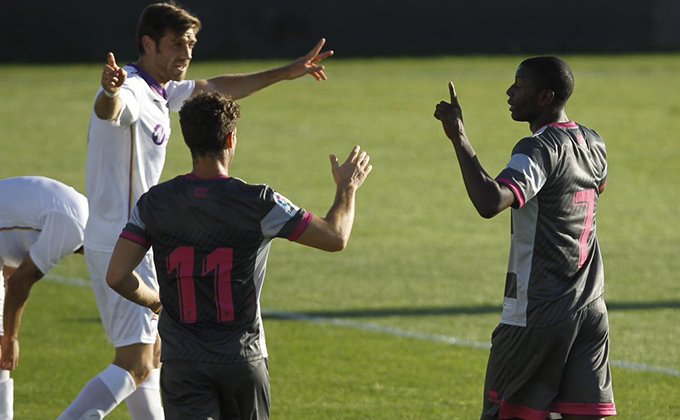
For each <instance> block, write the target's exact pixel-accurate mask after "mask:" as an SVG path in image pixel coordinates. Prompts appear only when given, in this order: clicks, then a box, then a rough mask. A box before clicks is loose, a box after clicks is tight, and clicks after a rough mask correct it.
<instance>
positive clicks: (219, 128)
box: [179, 92, 241, 157]
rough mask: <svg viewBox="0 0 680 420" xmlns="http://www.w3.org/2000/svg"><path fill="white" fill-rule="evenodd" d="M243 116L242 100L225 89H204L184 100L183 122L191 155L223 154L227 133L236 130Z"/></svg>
mask: <svg viewBox="0 0 680 420" xmlns="http://www.w3.org/2000/svg"><path fill="white" fill-rule="evenodd" d="M240 116H241V109H240V107H239V106H238V104H237V103H236V102H234V101H233V100H232V99H231V97H230V96H229V95H225V94H223V93H219V92H204V93H201V94H198V95H196V96H194V97H193V98H190V99H188V100H187V101H186V102H184V105H183V106H182V109H180V110H179V124H180V126H181V127H182V135H183V136H184V143H186V145H187V146H188V147H189V150H190V151H191V156H193V157H196V156H207V155H214V156H216V155H219V154H221V153H222V152H223V151H224V149H225V148H226V145H225V139H226V137H227V134H228V133H230V132H234V130H235V129H236V119H237V118H239V117H240Z"/></svg>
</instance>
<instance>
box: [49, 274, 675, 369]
mask: <svg viewBox="0 0 680 420" xmlns="http://www.w3.org/2000/svg"><path fill="white" fill-rule="evenodd" d="M45 280H48V281H53V282H55V283H62V284H68V285H74V286H80V287H90V282H89V280H85V279H80V278H73V277H65V276H57V275H52V274H48V275H47V276H46V277H45ZM262 315H264V316H270V317H273V318H278V319H291V320H295V321H305V322H313V323H317V324H330V325H336V326H341V327H347V328H354V329H359V330H364V331H375V332H381V333H385V334H390V335H394V336H398V337H406V338H414V339H417V340H425V341H434V342H438V343H445V344H451V345H457V346H463V347H475V348H481V349H489V348H491V344H490V343H488V342H482V341H470V340H464V339H460V338H456V337H451V336H446V335H439V334H428V333H421V332H417V331H408V330H402V329H399V328H393V327H388V326H385V325H379V324H373V323H369V322H359V321H351V320H348V319H342V318H326V317H319V316H312V315H306V314H300V313H295V312H284V311H276V310H271V309H262ZM609 363H610V364H611V365H612V366H616V367H620V368H624V369H629V370H639V371H643V372H656V373H662V374H665V375H670V376H680V370H678V369H673V368H669V367H664V366H654V365H647V364H644V363H633V362H626V361H620V360H610V361H609Z"/></svg>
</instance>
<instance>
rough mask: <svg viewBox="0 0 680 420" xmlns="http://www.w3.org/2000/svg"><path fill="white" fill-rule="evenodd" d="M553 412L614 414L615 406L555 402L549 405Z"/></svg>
mask: <svg viewBox="0 0 680 420" xmlns="http://www.w3.org/2000/svg"><path fill="white" fill-rule="evenodd" d="M550 411H553V412H555V413H565V414H577V415H581V416H615V415H616V406H615V405H614V403H613V402H611V403H570V402H557V403H554V404H553V405H552V406H551V407H550Z"/></svg>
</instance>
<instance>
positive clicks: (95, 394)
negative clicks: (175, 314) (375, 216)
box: [57, 343, 163, 420]
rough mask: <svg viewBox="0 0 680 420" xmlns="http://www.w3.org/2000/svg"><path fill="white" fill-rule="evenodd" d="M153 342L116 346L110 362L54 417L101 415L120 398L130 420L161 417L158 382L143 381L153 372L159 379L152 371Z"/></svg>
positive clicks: (84, 418)
mask: <svg viewBox="0 0 680 420" xmlns="http://www.w3.org/2000/svg"><path fill="white" fill-rule="evenodd" d="M155 346H156V345H155V344H143V343H137V344H131V345H129V346H123V347H117V348H116V356H115V359H114V362H113V363H112V364H110V365H109V366H108V367H107V368H106V369H104V370H103V371H101V372H99V374H98V375H97V376H95V377H94V378H92V380H90V382H88V383H87V384H86V385H85V386H84V387H83V389H82V390H81V391H80V393H79V394H78V396H77V397H76V399H75V400H73V402H72V403H71V405H69V406H68V408H67V409H66V410H65V411H64V412H63V413H62V414H61V416H59V417H58V419H57V420H81V419H82V420H90V419H97V420H98V419H103V418H104V416H106V415H107V414H109V413H110V412H111V411H112V410H113V409H114V408H116V406H117V405H118V404H120V403H122V402H123V401H124V400H125V401H126V402H127V405H128V410H129V412H130V417H131V418H132V420H162V419H163V408H162V406H161V405H160V393H159V391H158V389H159V388H160V385H158V387H157V388H155V387H154V384H152V383H151V382H149V383H147V382H146V381H147V380H149V376H151V377H152V379H151V381H153V376H157V378H155V380H156V381H158V380H159V379H160V375H159V374H156V375H152V372H154V371H156V372H158V371H159V370H160V369H159V362H157V360H156V357H155V354H156V352H155V351H154V349H155ZM154 389H155V391H153V390H154ZM140 390H145V391H142V392H140ZM154 392H155V394H156V395H155V396H154V395H153V394H154ZM137 393H139V394H137ZM134 394H137V395H136V397H134V398H133V401H132V402H130V401H128V400H129V399H130V397H131V396H132V395H134ZM145 397H146V398H145ZM149 397H150V398H149Z"/></svg>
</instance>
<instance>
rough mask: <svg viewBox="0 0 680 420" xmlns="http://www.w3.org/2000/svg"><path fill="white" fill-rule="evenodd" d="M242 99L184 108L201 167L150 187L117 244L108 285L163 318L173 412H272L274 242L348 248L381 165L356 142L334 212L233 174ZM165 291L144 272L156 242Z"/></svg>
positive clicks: (337, 169)
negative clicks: (268, 302)
mask: <svg viewBox="0 0 680 420" xmlns="http://www.w3.org/2000/svg"><path fill="white" fill-rule="evenodd" d="M239 116H240V111H239V107H238V105H237V104H236V103H235V102H233V101H232V100H231V99H229V98H228V97H227V96H224V95H222V94H219V93H204V94H200V95H198V96H195V97H194V98H192V99H189V100H188V101H187V102H186V103H185V104H184V106H183V107H182V109H181V110H180V124H181V127H182V133H183V135H184V140H185V142H186V143H187V145H188V146H189V149H190V150H191V155H192V159H193V170H192V171H191V173H190V174H187V175H183V176H178V177H176V178H174V179H172V180H170V181H167V182H164V183H161V184H159V185H157V186H155V187H152V188H151V189H150V190H149V191H148V192H147V193H146V194H144V195H142V197H141V198H140V199H139V201H138V203H137V205H136V206H135V208H134V210H133V212H132V215H131V217H130V220H129V222H128V224H127V225H126V227H125V229H124V230H123V232H122V234H121V236H120V238H119V239H118V242H117V243H116V247H115V248H114V251H113V256H112V258H111V264H110V265H109V270H108V273H107V283H108V284H109V285H110V286H111V287H112V288H113V289H114V290H115V291H116V292H118V293H120V294H121V295H122V296H123V297H125V298H127V299H129V300H131V301H133V302H135V303H138V304H140V305H143V306H146V307H148V308H150V309H151V310H153V311H156V312H157V311H159V310H160V308H161V304H162V308H163V311H162V313H161V314H160V321H159V331H160V334H161V337H162V339H163V346H162V349H161V359H162V361H163V367H162V370H161V391H162V394H163V401H164V405H165V416H166V419H178V420H179V419H182V420H187V419H203V420H206V419H209V418H212V419H226V418H241V419H246V418H248V419H268V418H269V401H270V393H269V374H268V371H267V357H268V353H267V346H266V343H265V337H264V330H263V327H262V316H261V311H260V301H259V297H260V292H261V289H262V283H263V281H264V274H265V266H266V261H267V254H268V252H269V247H270V244H271V241H272V239H274V238H276V237H281V238H287V239H288V240H290V241H295V242H298V243H300V244H303V245H308V246H311V247H314V248H318V249H322V250H326V251H340V250H342V249H344V247H345V246H346V245H347V241H348V240H349V236H350V232H351V229H352V225H353V221H354V200H355V192H356V190H357V188H359V186H361V184H362V183H363V181H364V179H365V178H366V176H367V175H368V173H369V172H370V171H371V169H372V166H371V165H370V164H369V156H368V155H367V154H366V152H361V151H360V149H359V146H355V147H354V149H353V150H352V151H351V153H350V154H349V156H348V158H347V160H346V161H345V162H344V163H343V164H342V165H340V164H339V163H338V161H337V159H336V158H335V156H333V155H331V156H330V158H331V165H332V173H333V178H334V180H335V183H336V185H337V189H336V196H335V201H334V203H333V205H332V206H331V208H330V210H329V211H328V213H327V214H326V216H325V217H319V216H316V215H313V214H312V213H310V212H307V211H305V210H304V209H301V208H299V207H297V206H296V205H294V204H293V203H292V202H290V201H289V200H287V199H286V198H285V197H283V196H282V195H281V194H279V193H277V192H275V191H274V190H272V189H271V188H270V187H269V186H267V185H250V184H247V183H246V182H244V181H242V180H240V179H238V178H233V177H230V176H229V174H228V172H229V166H230V164H231V162H232V161H233V158H234V152H235V149H236V119H237V118H238V117H239ZM151 246H152V247H153V249H154V261H155V266H156V271H157V275H158V280H159V285H160V292H157V291H156V290H155V289H153V288H151V287H149V286H148V285H147V284H146V283H145V282H143V281H142V280H141V279H140V278H139V276H137V275H136V273H135V272H134V271H133V270H134V268H135V267H136V266H137V264H139V261H140V260H141V259H142V258H143V257H144V255H145V254H146V252H147V250H148V249H149V247H151Z"/></svg>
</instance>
